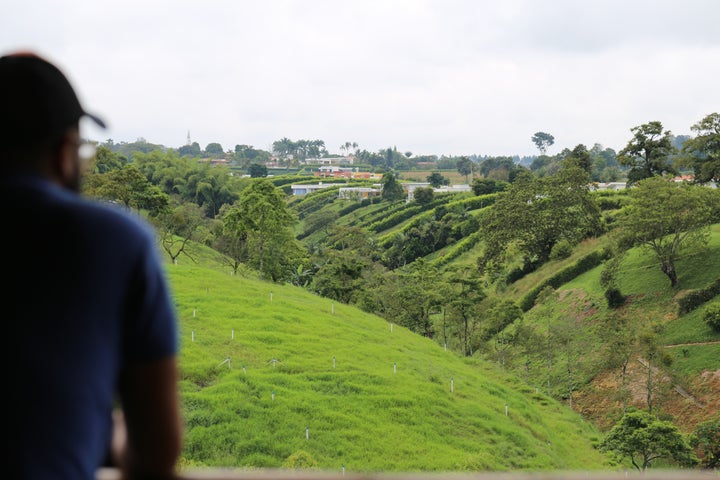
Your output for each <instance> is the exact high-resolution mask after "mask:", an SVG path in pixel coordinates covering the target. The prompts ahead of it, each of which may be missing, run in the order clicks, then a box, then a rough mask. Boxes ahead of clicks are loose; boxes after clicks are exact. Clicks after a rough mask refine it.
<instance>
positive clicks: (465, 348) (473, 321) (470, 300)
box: [446, 267, 486, 357]
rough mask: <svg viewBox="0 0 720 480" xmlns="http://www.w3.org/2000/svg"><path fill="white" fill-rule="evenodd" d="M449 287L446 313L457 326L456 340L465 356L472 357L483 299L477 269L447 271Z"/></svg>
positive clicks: (462, 268) (483, 295)
mask: <svg viewBox="0 0 720 480" xmlns="http://www.w3.org/2000/svg"><path fill="white" fill-rule="evenodd" d="M447 282H448V283H449V285H450V289H449V292H448V294H447V296H448V298H447V300H446V301H447V313H448V316H449V318H450V321H451V322H453V323H454V324H455V325H456V326H457V334H458V340H459V341H460V345H461V351H462V353H463V355H465V356H468V357H470V356H472V354H473V347H474V345H475V337H476V335H477V334H478V333H479V326H480V315H481V309H480V302H481V301H482V300H484V299H485V297H486V295H485V291H484V290H483V288H482V280H481V278H480V276H479V275H478V272H477V269H475V268H472V267H461V268H459V269H455V270H450V271H448V275H447Z"/></svg>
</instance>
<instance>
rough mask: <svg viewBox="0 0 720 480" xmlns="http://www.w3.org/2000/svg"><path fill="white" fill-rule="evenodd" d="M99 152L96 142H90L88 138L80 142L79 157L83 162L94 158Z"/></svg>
mask: <svg viewBox="0 0 720 480" xmlns="http://www.w3.org/2000/svg"><path fill="white" fill-rule="evenodd" d="M96 153H97V147H96V146H95V144H93V143H90V142H88V141H87V140H81V141H80V142H78V157H79V158H80V160H82V161H83V162H87V161H89V160H92V158H93V157H95V154H96Z"/></svg>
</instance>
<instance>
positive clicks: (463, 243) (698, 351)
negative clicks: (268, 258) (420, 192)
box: [297, 191, 720, 433]
mask: <svg viewBox="0 0 720 480" xmlns="http://www.w3.org/2000/svg"><path fill="white" fill-rule="evenodd" d="M595 195H596V200H597V201H598V204H599V205H600V207H601V209H602V211H603V216H604V218H605V221H606V222H607V224H608V225H610V226H612V224H613V223H614V218H615V217H616V216H617V214H618V212H620V211H621V209H622V207H623V206H624V205H625V204H626V203H627V192H625V191H602V192H596V193H595ZM494 198H495V197H494V196H493V195H488V196H487V197H486V200H485V201H480V197H474V196H473V195H471V194H455V195H449V196H447V197H444V198H442V197H439V198H436V199H435V200H434V201H433V203H432V204H430V205H428V206H426V207H425V208H423V209H422V210H420V209H419V208H418V205H417V204H415V203H414V202H410V203H404V202H398V203H395V204H392V205H391V204H387V203H379V204H375V205H360V204H358V203H357V202H356V203H355V205H356V207H357V208H353V209H351V208H347V206H346V205H345V204H343V206H342V208H340V209H338V210H337V211H338V212H340V214H339V216H338V218H337V220H336V223H335V224H337V225H356V226H361V227H364V228H367V229H368V231H369V233H368V236H372V237H373V238H374V239H375V241H376V244H377V245H378V246H379V247H380V248H381V249H384V250H385V251H387V250H386V249H388V248H389V247H390V244H391V242H392V240H393V237H394V236H395V234H397V233H398V232H407V231H408V230H409V229H413V228H415V227H418V228H423V222H425V221H427V219H428V218H430V217H431V216H436V217H437V216H438V215H437V212H438V211H439V210H442V211H447V210H452V209H454V211H456V212H462V214H463V215H466V217H465V218H469V217H470V216H477V215H479V214H481V212H482V211H483V209H486V208H492V204H493V202H494ZM326 200H327V201H328V202H336V200H333V199H332V198H331V197H328V198H327V199H326ZM297 202H298V203H304V202H313V199H312V198H311V196H308V198H306V199H301V200H300V199H299V200H297ZM436 202H437V204H436ZM346 203H347V202H346ZM316 205H317V203H316ZM324 208H337V205H334V204H333V203H328V204H327V205H325V206H319V207H318V210H317V211H318V212H320V213H322V211H323V209H324ZM326 236H327V233H326V232H320V231H316V232H314V233H313V234H312V236H310V237H307V238H308V239H309V238H312V241H313V242H322V241H323V237H326ZM482 237H483V232H482V231H480V230H478V231H475V232H472V233H469V234H468V235H466V236H465V237H464V238H461V239H458V240H453V241H452V242H450V243H449V244H448V245H447V246H445V247H443V248H440V249H437V250H436V251H434V252H431V253H429V254H428V255H426V256H424V257H421V258H423V259H424V260H425V261H427V262H428V263H429V264H431V265H433V266H437V267H439V268H440V269H441V271H447V270H449V269H453V268H455V267H458V266H460V265H465V266H474V265H476V264H477V258H478V256H479V255H480V254H481V253H482V251H483V239H482ZM611 244H612V242H611V240H610V238H609V237H608V236H607V235H603V236H600V237H597V238H588V239H586V240H585V241H583V242H581V243H580V244H579V245H577V246H576V247H575V248H574V250H573V252H572V254H571V255H570V257H568V258H565V259H560V260H551V261H549V262H547V263H546V264H544V265H542V266H540V268H538V269H537V270H536V271H534V272H532V273H530V274H527V275H525V276H523V277H522V278H519V279H518V280H516V281H514V282H512V283H510V284H508V285H506V286H504V287H502V288H499V289H497V290H495V288H494V287H493V289H488V291H487V294H488V303H489V302H490V301H491V300H496V299H500V300H511V301H514V302H517V303H518V304H520V305H523V307H524V308H523V310H525V313H524V316H523V320H522V322H520V323H519V325H512V326H510V327H509V328H508V329H507V330H506V331H505V332H503V334H504V339H503V342H504V343H503V344H502V346H499V345H498V344H497V342H498V339H497V338H496V336H495V335H492V337H493V338H491V339H490V340H489V341H487V342H486V343H485V344H484V345H482V346H480V347H479V348H478V350H477V355H478V356H481V357H483V358H486V359H497V360H498V362H500V361H502V363H503V365H504V367H505V369H506V370H508V371H510V372H514V373H515V374H516V375H517V376H518V377H520V378H522V379H523V380H524V381H525V382H526V384H527V385H529V386H531V387H533V388H535V387H537V388H538V389H539V390H540V391H542V392H544V393H548V392H550V395H552V396H553V397H554V398H556V399H561V400H562V401H563V402H564V403H565V404H566V405H568V406H570V405H571V406H572V407H573V408H574V409H575V410H576V411H578V412H580V413H582V415H583V417H584V418H585V419H586V420H589V421H591V422H593V423H594V424H595V425H596V426H597V427H598V428H600V429H601V430H603V431H604V430H606V429H607V428H609V427H610V426H612V425H613V424H614V423H615V422H616V421H617V420H618V418H619V416H620V415H621V414H622V411H623V404H633V405H635V406H637V407H640V408H647V395H646V393H647V392H646V391H647V388H646V386H645V385H646V384H647V375H646V372H647V367H646V366H643V365H647V364H646V363H645V364H643V362H644V360H645V359H644V358H643V355H644V354H645V353H647V352H643V349H647V345H643V344H642V343H643V342H646V343H647V341H648V340H649V339H652V341H653V342H654V344H655V345H656V347H657V348H658V352H657V355H658V357H657V358H656V359H655V361H654V362H653V368H657V369H658V378H657V379H655V380H657V382H656V384H655V387H653V388H656V390H657V391H656V392H654V398H653V400H654V401H655V407H659V411H660V412H661V414H662V415H663V416H664V417H665V418H672V420H673V422H674V423H675V424H676V425H678V426H679V427H680V428H681V430H682V431H684V432H685V433H690V432H692V430H693V428H694V427H695V426H696V425H697V424H698V423H699V422H702V421H705V420H708V419H709V418H711V417H713V416H714V415H716V414H717V412H718V411H719V410H720V394H718V392H720V360H719V359H720V335H718V333H717V332H713V331H712V330H711V329H710V328H709V327H708V326H707V325H706V324H705V323H704V322H703V321H702V313H703V311H704V306H702V307H701V308H698V309H697V310H695V311H692V312H689V313H686V314H679V312H678V299H679V298H680V297H681V296H682V295H684V294H685V293H686V292H687V291H689V290H696V289H702V288H705V287H707V286H708V285H710V284H711V283H712V282H713V281H716V280H717V279H718V277H719V276H720V225H715V226H714V227H713V229H712V232H711V242H710V244H709V248H708V249H707V250H705V251H703V252H701V253H698V254H694V255H690V256H686V257H684V258H681V259H679V261H678V272H679V275H680V278H679V281H680V282H679V289H673V288H670V285H669V282H668V280H667V278H666V277H665V276H664V275H663V274H662V272H661V271H660V267H659V265H658V264H657V263H656V262H655V260H654V258H653V256H652V255H651V254H649V253H647V252H644V251H641V250H639V249H632V250H631V251H630V252H629V254H628V255H627V256H626V257H625V258H624V260H623V262H622V265H621V267H620V275H619V278H618V287H619V288H620V290H621V291H622V293H623V294H624V295H626V302H625V304H624V305H623V306H622V307H621V308H619V309H610V308H608V307H607V302H606V299H605V297H604V288H602V287H601V285H600V273H601V271H602V269H603V268H604V264H602V263H601V264H599V265H597V266H595V267H593V268H590V269H589V270H588V271H585V272H584V273H580V274H578V275H577V276H575V277H574V278H572V279H569V280H565V281H564V282H563V284H561V285H556V286H555V288H550V289H548V290H547V291H545V292H543V293H542V295H540V293H541V292H540V291H539V290H538V286H541V285H542V284H543V282H546V281H548V280H550V279H552V278H553V277H556V276H557V275H558V273H559V272H561V271H563V270H564V269H569V268H570V267H572V265H573V264H576V263H577V262H578V261H580V260H581V259H582V258H585V257H588V256H591V255H593V254H598V253H600V252H603V250H605V249H607V248H608V247H610V246H611ZM513 266H517V265H510V267H513ZM530 295H533V297H532V298H531V297H529V296H530ZM535 295H537V297H536V296H535ZM528 299H529V301H528ZM718 301H720V298H718V297H715V299H714V300H712V301H709V302H707V305H709V304H711V303H713V302H718ZM533 304H535V306H533ZM436 321H437V322H438V328H437V330H438V331H439V330H440V329H442V328H443V326H441V325H440V323H439V322H441V321H443V320H442V315H439V316H437V318H436ZM483 321H484V320H483V319H481V320H480V323H481V324H480V326H479V330H482V328H484V327H483V325H482V322H483ZM613 325H615V326H616V327H617V326H619V327H618V328H620V331H621V332H623V331H625V332H629V333H631V334H632V335H633V336H634V338H633V342H632V343H633V345H632V350H633V352H632V355H631V357H632V358H631V361H629V362H628V364H627V372H626V374H627V375H626V379H625V380H626V381H627V384H626V385H624V386H623V385H622V380H621V379H620V377H621V371H622V364H621V363H620V364H619V363H618V362H619V360H618V355H615V354H616V353H618V352H617V348H615V347H614V346H613V343H612V342H617V341H620V339H619V338H618V335H616V336H615V338H610V336H609V332H611V331H612V329H613V328H615V327H613ZM521 330H522V331H521ZM548 332H550V336H551V337H552V338H550V340H549V341H550V343H551V345H553V347H552V349H551V355H550V357H551V358H550V368H549V369H548V358H547V357H548V355H547V345H548ZM566 332H571V333H572V335H571V336H568V335H565V334H564V333H566ZM522 335H525V337H526V338H531V339H532V338H534V340H532V341H530V342H529V343H528V342H527V341H526V340H523V339H522V338H521V336H522ZM528 335H530V337H528ZM533 335H534V337H533ZM571 337H577V339H575V338H571ZM571 340H572V341H571ZM553 342H555V343H553ZM449 346H450V347H451V348H453V346H452V345H449ZM533 346H534V348H533ZM499 350H502V352H500V351H499ZM501 357H502V358H501ZM548 370H549V374H548ZM548 376H549V377H550V379H549V382H548V378H547V377H548ZM548 383H549V384H550V385H549V386H548ZM679 390H682V391H683V392H684V393H685V394H687V395H685V396H683V394H680V393H679Z"/></svg>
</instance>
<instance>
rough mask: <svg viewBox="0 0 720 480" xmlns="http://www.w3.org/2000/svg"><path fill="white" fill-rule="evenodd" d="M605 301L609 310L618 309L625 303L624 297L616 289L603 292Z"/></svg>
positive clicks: (612, 288)
mask: <svg viewBox="0 0 720 480" xmlns="http://www.w3.org/2000/svg"><path fill="white" fill-rule="evenodd" d="M605 300H607V305H608V307H610V308H618V307H620V306H622V305H623V304H624V303H625V295H623V294H622V292H620V290H619V289H618V288H615V287H610V288H608V289H607V290H605Z"/></svg>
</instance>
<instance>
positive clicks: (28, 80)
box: [0, 52, 105, 187]
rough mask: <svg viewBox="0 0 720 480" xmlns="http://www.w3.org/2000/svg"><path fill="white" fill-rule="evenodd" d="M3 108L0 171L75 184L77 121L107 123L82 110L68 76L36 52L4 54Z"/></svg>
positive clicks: (0, 60) (0, 74)
mask: <svg viewBox="0 0 720 480" xmlns="http://www.w3.org/2000/svg"><path fill="white" fill-rule="evenodd" d="M0 106H1V107H0V152H2V157H4V158H2V160H0V162H1V163H2V164H0V169H10V170H25V169H30V170H35V171H40V172H42V173H44V174H48V175H50V176H52V177H53V178H54V179H55V180H57V181H59V182H60V183H62V184H64V185H66V186H69V187H76V185H73V184H74V183H76V182H79V178H78V179H75V178H72V177H74V176H76V175H79V171H80V169H79V165H78V164H77V162H78V161H79V159H78V158H77V149H78V146H79V143H80V136H79V131H78V124H79V120H80V118H81V117H89V118H91V119H92V120H93V121H95V123H97V124H98V125H99V126H101V127H103V128H104V127H105V123H104V122H103V121H102V120H101V119H100V118H98V117H97V116H95V115H92V114H90V113H88V112H86V111H85V109H83V107H82V106H81V105H80V101H79V100H78V97H77V95H76V94H75V91H74V89H73V87H72V86H71V85H70V82H69V81H68V79H67V78H66V77H65V75H64V74H63V73H62V72H61V71H60V70H59V69H58V68H57V67H56V66H54V65H53V64H51V63H50V62H48V61H47V60H45V59H43V58H41V57H40V56H38V55H36V54H34V53H29V52H20V53H13V54H9V55H5V56H3V57H0ZM70 154H72V155H70ZM61 155H62V156H65V157H67V156H68V155H70V156H71V157H74V158H59V156H61ZM3 164H4V165H3Z"/></svg>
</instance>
